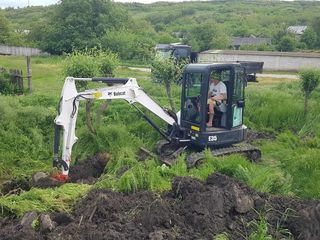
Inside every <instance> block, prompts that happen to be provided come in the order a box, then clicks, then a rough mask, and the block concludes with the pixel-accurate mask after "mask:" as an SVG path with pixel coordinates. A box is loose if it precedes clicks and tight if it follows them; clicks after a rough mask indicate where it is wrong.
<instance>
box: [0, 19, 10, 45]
mask: <svg viewBox="0 0 320 240" xmlns="http://www.w3.org/2000/svg"><path fill="white" fill-rule="evenodd" d="M9 37H10V28H9V21H8V20H7V19H6V18H5V17H4V16H3V15H2V14H1V13H0V43H2V44H5V43H7V41H8V39H9Z"/></svg>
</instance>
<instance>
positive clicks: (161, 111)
mask: <svg viewBox="0 0 320 240" xmlns="http://www.w3.org/2000/svg"><path fill="white" fill-rule="evenodd" d="M212 74H215V76H218V77H219V80H220V81H223V83H224V84H225V85H226V88H227V98H226V99H225V100H223V101H222V102H221V104H220V105H219V106H216V107H215V108H216V109H215V111H214V112H215V113H214V119H213V125H212V127H207V121H208V105H207V102H208V91H209V81H210V76H211V75H212ZM76 81H92V82H100V83H105V84H107V86H106V87H102V88H97V89H90V90H85V91H83V92H78V91H77V89H76V84H75V82H76ZM246 85H247V80H246V74H245V68H244V67H243V66H241V64H239V63H225V64H224V63H216V64H188V65H187V66H186V67H185V69H184V73H183V80H182V94H181V109H180V111H179V112H178V113H174V112H172V111H171V110H168V109H165V108H162V107H161V106H159V105H158V104H157V103H156V102H155V101H154V100H153V99H152V98H151V97H150V96H148V95H147V94H146V92H145V91H144V90H143V89H142V88H141V87H139V85H138V83H137V81H136V79H135V78H106V77H93V78H75V77H67V78H66V79H65V82H64V86H63V89H62V93H61V98H60V103H59V111H58V115H57V117H56V118H55V138H54V159H53V166H54V167H58V169H61V173H59V175H58V176H57V177H56V178H57V179H58V180H60V181H66V180H67V179H68V173H69V168H70V162H71V153H72V146H73V145H74V144H75V143H76V141H77V137H76V135H75V127H76V121H77V114H78V107H79V102H80V101H81V100H88V99H98V100H106V99H111V100H116V99H122V100H125V101H127V102H128V103H129V104H131V105H132V106H133V107H134V108H135V109H136V110H137V111H138V112H139V113H141V115H142V117H143V118H144V119H145V120H146V121H147V122H148V123H149V124H150V125H151V126H152V127H153V128H154V129H155V130H156V131H158V132H159V134H160V135H161V136H162V137H163V138H164V140H163V141H160V142H159V144H158V145H157V147H156V148H157V153H158V154H159V158H160V160H161V161H162V162H164V163H165V164H167V165H171V164H172V163H173V162H174V160H175V158H176V157H177V155H178V154H180V153H181V152H182V151H185V150H186V149H187V148H188V149H192V150H195V151H196V152H199V151H200V150H201V149H204V148H211V150H212V154H213V155H214V156H219V155H224V154H230V153H244V154H246V155H247V156H249V157H250V158H251V159H253V160H256V159H258V158H259V157H260V156H261V152H260V150H259V149H258V148H256V147H254V146H250V145H247V144H243V143H242V142H244V141H245V140H246V137H247V127H246V126H245V125H244V124H243V113H244V107H245V94H244V93H245V87H246ZM137 103H139V104H137ZM141 105H142V106H143V107H145V108H146V109H148V110H149V111H151V112H152V113H153V114H155V115H156V116H158V117H159V118H161V119H162V120H163V121H165V122H166V123H167V126H168V127H167V129H161V128H160V127H159V126H158V125H157V124H156V123H155V122H154V121H153V120H152V119H151V118H150V117H149V116H148V115H147V114H145V113H144V112H143V111H142V110H141V109H140V106H141ZM61 131H62V134H61ZM60 135H62V137H63V143H62V146H60ZM241 143H242V144H243V145H242V144H241ZM60 148H62V149H60ZM60 150H61V151H60ZM60 152H61V153H60ZM60 155H61V156H60ZM200 159H201V156H200V157H199V155H194V154H190V156H189V157H188V158H187V165H188V167H192V166H194V165H196V164H197V163H198V162H199V160H200Z"/></svg>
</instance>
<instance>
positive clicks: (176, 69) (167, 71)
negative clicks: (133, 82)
mask: <svg viewBox="0 0 320 240" xmlns="http://www.w3.org/2000/svg"><path fill="white" fill-rule="evenodd" d="M185 65H186V61H185V60H177V59H175V58H174V57H170V58H164V57H161V56H156V57H155V59H154V60H153V62H152V66H151V77H152V78H153V80H155V81H156V82H159V83H162V84H163V85H164V86H165V88H166V93H167V96H168V99H169V103H170V107H171V109H172V111H174V112H175V111H176V109H175V104H174V100H173V96H172V92H171V84H173V83H174V82H175V81H178V80H179V79H181V78H182V73H183V69H184V66H185Z"/></svg>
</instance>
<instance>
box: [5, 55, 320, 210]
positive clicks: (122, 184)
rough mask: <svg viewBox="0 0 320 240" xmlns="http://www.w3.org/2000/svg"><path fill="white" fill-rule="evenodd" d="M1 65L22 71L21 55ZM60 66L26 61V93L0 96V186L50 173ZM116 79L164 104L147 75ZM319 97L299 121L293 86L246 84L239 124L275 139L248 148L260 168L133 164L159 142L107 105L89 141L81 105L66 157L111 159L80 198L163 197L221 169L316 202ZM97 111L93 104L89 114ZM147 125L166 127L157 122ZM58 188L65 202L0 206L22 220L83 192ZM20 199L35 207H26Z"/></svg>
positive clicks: (42, 195)
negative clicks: (110, 192)
mask: <svg viewBox="0 0 320 240" xmlns="http://www.w3.org/2000/svg"><path fill="white" fill-rule="evenodd" d="M0 66H2V67H5V68H20V69H25V68H26V67H25V59H24V58H22V57H8V56H6V57H3V56H2V57H0ZM62 66H63V59H62V58H42V57H35V58H32V75H33V87H34V89H33V91H32V93H29V94H26V95H24V96H0V125H1V126H0V149H1V152H0V181H1V179H2V181H3V180H4V179H10V178H13V177H18V178H19V177H21V176H30V175H31V174H32V173H33V172H36V171H39V170H41V171H49V170H50V168H51V161H52V160H51V159H52V148H53V147H52V146H53V120H54V117H55V115H56V106H57V104H58V100H59V95H60V91H61V88H62V85H63V80H64V76H62V73H61V72H62ZM115 75H116V76H118V77H136V78H137V80H138V82H139V84H140V85H141V86H142V87H143V88H144V89H145V91H146V92H147V93H148V94H149V95H150V96H152V97H153V98H154V99H155V100H156V101H158V102H159V103H160V105H162V106H167V107H168V106H169V103H168V101H167V98H166V95H165V90H164V88H163V87H162V86H160V85H157V84H154V83H152V82H151V81H150V73H146V72H141V71H136V70H130V69H128V68H127V67H119V68H118V69H117V70H116V73H115ZM180 92H181V90H180V88H179V87H178V86H176V87H174V88H173V95H174V96H175V99H176V104H177V106H179V103H180V97H179V96H180ZM319 97H320V93H319V91H316V92H315V93H314V94H313V95H312V97H311V102H310V111H309V114H308V115H304V114H303V96H302V94H301V92H300V90H299V84H298V81H297V80H289V79H270V78H268V79H267V78H264V79H259V83H250V84H249V85H248V87H247V94H246V98H247V101H246V110H245V113H246V114H245V123H246V125H248V126H249V127H250V128H251V129H253V130H255V131H260V132H268V133H270V134H272V135H273V136H274V139H265V140H261V141H258V142H255V143H254V144H256V145H258V146H259V147H260V148H261V149H262V155H263V157H262V161H261V163H258V164H253V163H251V162H248V161H247V160H246V159H245V158H243V157H242V156H238V155H232V156H226V157H219V158H214V157H212V156H210V154H207V155H206V156H207V157H206V160H205V162H204V163H203V164H202V165H201V166H200V167H198V168H195V169H192V170H187V168H186V165H185V163H184V159H183V157H184V156H181V157H180V158H179V159H178V161H177V163H176V164H175V165H174V166H173V167H172V168H168V167H165V166H161V164H160V163H159V162H158V161H157V160H154V159H149V160H147V161H144V162H140V161H138V158H137V151H138V149H139V147H142V146H143V147H146V148H148V149H152V148H153V146H154V144H155V143H156V141H158V140H159V139H160V136H159V134H158V133H157V132H156V131H154V130H153V129H152V127H151V126H149V125H148V124H147V123H146V122H144V120H143V119H142V118H141V116H139V115H138V114H137V113H136V111H135V110H134V109H133V108H132V107H131V106H129V105H128V104H127V103H125V102H123V101H114V102H112V104H111V105H110V106H109V107H108V109H107V110H106V111H105V112H104V115H103V119H102V124H101V125H99V126H97V125H95V127H96V129H97V134H95V135H94V134H91V133H90V132H88V130H87V128H86V126H85V116H84V107H83V105H82V109H81V110H80V111H79V117H78V123H77V136H78V137H79V141H78V143H77V144H76V145H75V147H74V151H73V158H74V159H75V158H78V159H84V158H86V157H88V156H92V155H93V154H95V153H96V152H105V151H106V152H110V153H111V155H112V158H111V160H110V161H109V162H108V164H107V167H106V169H105V174H104V175H103V176H102V177H101V179H100V181H98V182H97V183H96V184H95V185H94V186H91V187H88V186H87V185H85V186H82V188H83V189H84V190H85V191H83V192H84V193H85V192H86V191H87V190H88V189H89V188H92V187H98V188H106V187H107V188H112V189H114V190H116V191H123V192H133V191H137V190H139V189H148V190H152V191H164V190H168V189H170V187H171V184H170V183H171V181H172V179H173V178H174V177H175V176H193V177H196V178H199V179H202V180H204V179H206V177H207V176H208V175H209V174H210V173H212V172H214V171H220V172H222V173H225V174H227V175H230V176H233V177H235V178H238V179H239V180H241V181H244V182H246V183H247V184H249V185H250V186H252V187H254V188H255V189H257V190H259V191H262V192H268V193H272V194H280V195H287V196H297V197H301V198H320V191H319V189H320V182H319V180H318V179H319V178H320V166H319V163H318V161H319V157H318V156H319V155H320V121H319V118H320V116H319V113H320V106H319V103H318V99H319ZM98 106H99V103H98V102H96V103H95V104H94V109H96V108H97V107H98ZM154 119H155V121H157V123H159V124H160V125H162V126H165V124H164V123H162V122H161V121H160V120H159V119H156V118H154ZM123 166H128V167H129V168H128V171H126V172H125V173H124V174H123V175H122V176H121V177H120V178H118V177H117V174H118V173H119V171H120V170H121V169H123ZM63 187H64V188H65V191H66V192H67V193H68V194H70V195H71V196H67V197H66V199H67V200H66V201H64V200H63V199H64V196H61V199H62V200H61V199H60V198H59V199H58V200H57V201H58V202H59V204H57V202H56V201H51V200H50V198H51V196H52V195H54V194H59V191H61V190H60V188H56V189H48V190H41V191H40V190H39V189H35V188H34V189H32V190H31V191H29V192H26V193H23V194H21V195H20V196H14V197H12V196H11V197H0V206H2V207H4V208H6V209H9V212H11V214H16V215H22V214H23V213H24V212H25V211H27V210H30V209H31V208H32V209H34V210H38V211H40V212H41V211H45V210H50V211H51V210H52V211H53V210H57V208H60V209H61V210H63V209H69V208H70V205H72V204H73V203H74V202H75V201H76V199H77V198H79V197H80V196H82V195H83V194H80V195H78V194H75V191H74V189H75V187H74V185H72V184H71V185H69V184H67V185H65V186H63ZM39 199H40V200H39ZM68 199H69V200H68ZM60 200H61V201H60ZM26 201H31V202H33V201H38V202H34V204H31V203H30V202H26ZM61 202H62V203H61ZM20 203H21V204H20ZM60 203H61V204H60ZM28 206H30V207H28ZM0 214H1V213H0ZM6 214H7V212H6Z"/></svg>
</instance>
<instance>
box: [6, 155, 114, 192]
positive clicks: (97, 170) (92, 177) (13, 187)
mask: <svg viewBox="0 0 320 240" xmlns="http://www.w3.org/2000/svg"><path fill="white" fill-rule="evenodd" d="M109 158H110V155H109V153H97V154H96V155H95V156H93V157H90V158H87V159H85V160H83V161H79V162H77V163H76V164H75V165H73V166H72V167H71V168H70V171H69V180H68V182H73V183H76V182H77V183H80V182H81V183H88V184H90V183H93V182H95V181H96V180H97V178H99V177H100V176H101V174H102V173H103V171H104V168H105V166H106V164H107V162H108V160H109ZM36 174H39V175H42V176H40V177H37V178H39V179H38V180H36V181H35V175H34V176H33V179H30V178H27V177H22V178H17V179H13V180H11V181H7V182H5V183H3V184H2V185H0V193H1V194H3V195H10V194H19V193H20V192H21V191H29V190H30V189H31V187H38V188H48V187H56V186H60V185H61V184H62V183H61V182H58V181H54V180H53V179H52V178H50V177H48V176H47V175H46V174H45V173H36Z"/></svg>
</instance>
